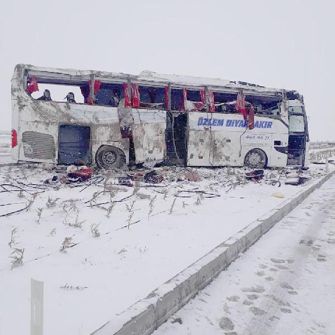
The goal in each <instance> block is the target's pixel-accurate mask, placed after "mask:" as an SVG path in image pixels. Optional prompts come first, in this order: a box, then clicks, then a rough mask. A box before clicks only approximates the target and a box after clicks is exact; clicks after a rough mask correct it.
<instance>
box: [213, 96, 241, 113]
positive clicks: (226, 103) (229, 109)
mask: <svg viewBox="0 0 335 335" xmlns="http://www.w3.org/2000/svg"><path fill="white" fill-rule="evenodd" d="M235 101H236V94H235V95H233V94H227V93H221V92H214V104H215V111H216V112H218V113H235V112H236V109H235Z"/></svg>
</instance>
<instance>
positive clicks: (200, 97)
mask: <svg viewBox="0 0 335 335" xmlns="http://www.w3.org/2000/svg"><path fill="white" fill-rule="evenodd" d="M186 92H187V93H186V97H187V101H186V106H185V109H186V110H187V111H204V110H205V108H206V97H205V90H204V89H202V90H189V89H188V90H187V91H186Z"/></svg>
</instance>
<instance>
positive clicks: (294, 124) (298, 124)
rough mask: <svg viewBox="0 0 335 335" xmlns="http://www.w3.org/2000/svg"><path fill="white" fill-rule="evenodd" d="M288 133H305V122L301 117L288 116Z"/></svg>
mask: <svg viewBox="0 0 335 335" xmlns="http://www.w3.org/2000/svg"><path fill="white" fill-rule="evenodd" d="M289 131H290V132H293V133H303V132H305V120H304V116H303V115H296V114H293V115H290V116H289Z"/></svg>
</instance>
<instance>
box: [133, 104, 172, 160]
mask: <svg viewBox="0 0 335 335" xmlns="http://www.w3.org/2000/svg"><path fill="white" fill-rule="evenodd" d="M131 113H132V117H133V122H134V123H133V126H132V138H133V143H134V151H135V163H136V164H138V163H144V162H159V161H163V160H164V158H165V153H166V143H165V129H166V112H165V111H161V110H152V109H134V108H133V109H132V111H131Z"/></svg>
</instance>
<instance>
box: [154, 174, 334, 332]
mask: <svg viewBox="0 0 335 335" xmlns="http://www.w3.org/2000/svg"><path fill="white" fill-rule="evenodd" d="M334 189H335V176H333V177H332V178H331V179H330V180H329V181H327V182H326V183H325V184H324V185H323V186H322V187H321V188H320V189H318V190H316V191H315V192H314V193H313V194H312V195H311V196H310V197H309V198H308V199H306V200H305V201H304V202H303V203H302V204H301V205H300V206H298V207H297V208H296V209H295V210H293V211H292V212H291V213H290V214H289V215H288V216H287V217H286V218H284V219H283V220H281V221H280V222H279V223H278V224H277V225H276V226H275V227H274V228H273V229H272V230H271V231H270V232H268V233H267V234H266V235H265V236H263V237H262V238H261V239H260V240H259V241H257V243H256V244H255V245H254V246H252V247H251V248H250V249H249V250H248V251H247V252H246V253H245V254H244V255H242V256H241V257H240V258H239V259H237V260H236V261H235V262H233V263H232V264H231V265H230V266H229V268H228V269H227V270H226V271H223V272H222V273H221V274H220V275H219V277H218V278H217V279H216V280H214V281H213V283H212V284H211V285H209V286H208V287H207V288H205V289H204V290H203V291H202V292H200V293H199V294H198V295H197V297H196V298H195V299H193V300H192V301H191V302H190V303H188V304H187V305H186V306H184V308H183V309H181V310H180V311H178V312H177V313H176V314H175V315H174V316H173V317H172V318H171V319H170V320H169V321H168V322H166V323H165V324H164V325H162V326H161V327H160V329H159V330H158V331H156V332H155V333H154V335H186V334H192V335H200V334H201V335H202V334H212V335H221V334H230V335H233V334H235V335H237V334H244V335H265V334H273V335H283V334H318V335H331V334H335V320H334V313H335V306H334V298H335V286H334V282H335V273H334V268H335V192H334Z"/></svg>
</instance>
